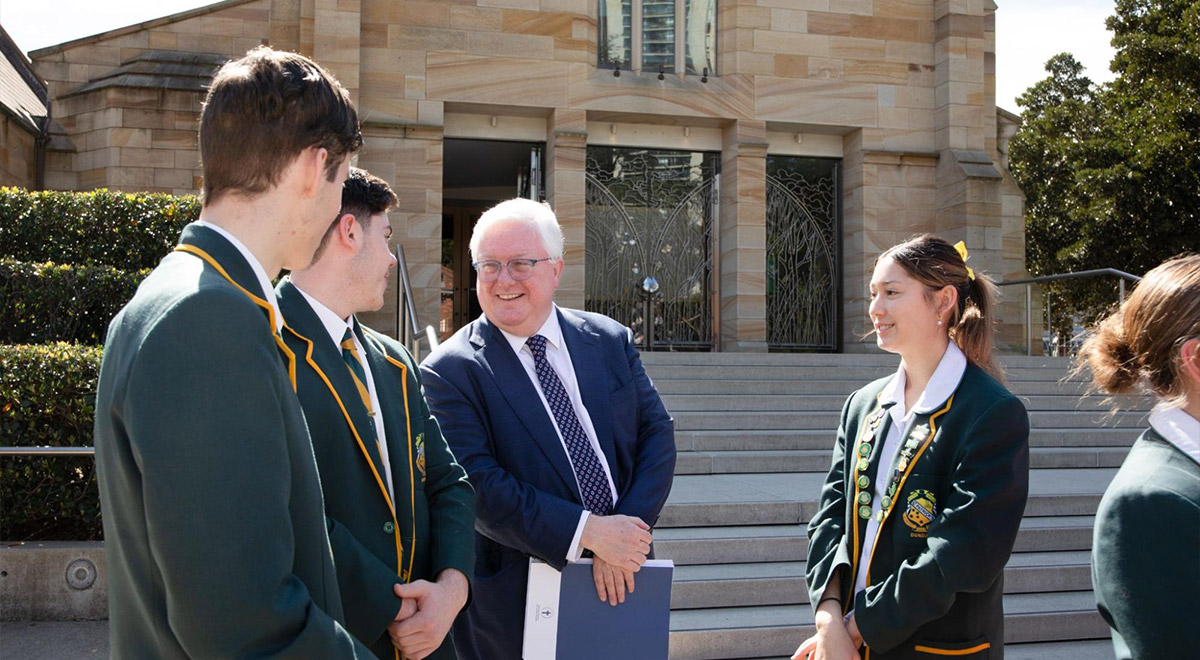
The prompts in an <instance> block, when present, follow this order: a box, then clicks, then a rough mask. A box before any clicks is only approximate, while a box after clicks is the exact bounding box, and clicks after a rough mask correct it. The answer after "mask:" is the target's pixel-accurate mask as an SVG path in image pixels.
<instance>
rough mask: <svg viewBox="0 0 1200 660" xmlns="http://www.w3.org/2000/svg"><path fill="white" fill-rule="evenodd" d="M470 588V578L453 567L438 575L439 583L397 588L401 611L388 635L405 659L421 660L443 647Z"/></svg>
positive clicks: (405, 585) (413, 583)
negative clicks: (468, 582) (468, 581)
mask: <svg viewBox="0 0 1200 660" xmlns="http://www.w3.org/2000/svg"><path fill="white" fill-rule="evenodd" d="M468 588H469V587H468V584H467V576H465V575H463V574H462V572H461V571H458V570H455V569H453V568H447V569H446V570H444V571H442V572H441V573H439V574H438V577H437V581H436V582H429V581H428V580H417V581H415V582H410V583H408V584H397V585H395V587H394V590H395V592H396V595H397V596H399V597H400V599H401V601H400V611H399V612H397V613H396V620H395V621H393V622H392V624H391V625H390V626H388V635H389V636H390V637H391V638H392V644H395V646H396V648H398V649H400V655H401V656H402V657H403V658H404V659H405V660H421V658H424V657H425V656H427V655H429V654H430V653H433V652H434V651H436V650H437V649H438V647H439V646H441V645H442V640H444V639H446V634H447V633H448V632H450V626H451V624H453V623H454V617H456V616H458V612H459V610H461V609H462V608H463V605H465V604H466V602H467V591H468Z"/></svg>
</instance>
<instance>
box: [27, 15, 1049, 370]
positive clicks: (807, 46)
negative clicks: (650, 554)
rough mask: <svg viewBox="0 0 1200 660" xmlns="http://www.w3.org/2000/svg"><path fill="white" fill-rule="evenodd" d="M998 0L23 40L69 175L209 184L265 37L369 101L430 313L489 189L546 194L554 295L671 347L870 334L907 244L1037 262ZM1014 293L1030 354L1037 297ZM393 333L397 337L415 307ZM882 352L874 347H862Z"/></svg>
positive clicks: (465, 295) (1015, 337)
mask: <svg viewBox="0 0 1200 660" xmlns="http://www.w3.org/2000/svg"><path fill="white" fill-rule="evenodd" d="M995 11H996V7H995V5H994V3H993V2H992V0H425V1H419V0H227V1H225V2H220V3H217V4H213V5H210V6H207V7H203V8H200V9H196V10H192V11H188V12H184V13H180V14H175V15H171V16H166V17H162V18H159V19H155V20H152V21H149V22H146V23H142V24H139V25H134V26H130V27H127V28H122V29H118V30H113V31H110V32H107V33H104V34H100V35H96V36H92V37H87V38H84V39H79V40H76V41H72V42H68V43H64V44H60V45H57V46H52V47H49V48H44V49H41V50H38V51H35V52H33V53H30V56H31V59H32V62H33V68H34V70H35V71H36V72H37V74H38V75H39V76H40V77H41V78H42V79H44V80H45V82H46V88H47V92H48V99H49V107H50V115H51V117H52V118H53V121H52V123H51V133H52V134H51V136H50V137H51V138H52V139H53V142H52V144H51V147H50V148H49V150H48V151H47V153H46V162H45V180H44V184H45V186H46V187H48V188H55V189H67V190H89V189H93V188H97V187H104V186H106V187H109V188H116V189H122V190H155V191H165V192H174V193H184V192H194V191H195V190H197V188H198V186H199V181H198V177H199V173H200V170H199V163H198V154H197V145H196V130H195V129H196V120H197V116H198V112H199V107H200V102H201V99H202V97H203V92H204V87H205V84H206V80H207V78H208V76H210V75H211V73H212V71H213V70H214V69H215V67H217V66H218V65H219V64H220V63H221V62H222V61H224V60H226V59H228V58H231V57H236V56H239V55H241V54H242V53H244V52H245V51H246V50H247V49H249V48H252V47H254V46H257V45H259V44H270V45H272V46H274V47H276V48H282V49H290V50H296V51H299V52H302V53H305V54H307V55H310V56H313V57H314V58H315V59H317V60H318V61H320V62H321V63H322V64H323V65H325V66H326V67H328V68H329V69H330V70H331V71H333V72H334V74H335V75H336V76H337V77H338V78H339V79H340V80H341V81H342V83H343V84H344V85H346V87H347V88H349V89H350V90H351V92H352V93H353V95H354V97H355V100H356V101H357V103H358V106H359V109H360V114H361V117H362V119H363V133H364V136H365V138H366V146H365V148H364V149H363V151H362V152H361V154H360V155H359V157H358V165H359V166H361V167H365V168H367V169H369V170H371V171H372V172H374V173H376V174H378V175H381V176H383V177H384V178H385V179H387V180H389V181H391V182H393V184H394V185H395V187H396V188H397V190H398V192H399V194H400V198H401V204H400V207H399V209H397V211H396V212H395V213H393V216H392V219H393V224H394V227H395V229H396V232H395V234H394V237H395V239H394V240H396V241H397V242H398V243H399V244H400V245H401V246H402V247H403V248H404V252H405V256H406V259H407V262H408V269H409V274H410V277H411V280H412V282H413V286H414V291H413V294H414V299H415V301H416V303H417V304H416V307H417V313H418V316H419V318H420V320H421V322H422V324H426V323H428V324H433V325H435V326H436V327H437V329H438V331H439V332H440V333H441V334H442V335H443V336H448V334H449V333H450V332H452V331H453V330H454V329H455V328H456V327H458V326H460V325H462V324H463V323H465V322H466V321H468V320H469V319H470V318H472V317H473V315H475V314H477V313H478V308H477V306H476V305H475V303H474V302H473V300H472V298H473V289H472V282H471V279H472V274H471V270H470V266H469V263H468V262H469V257H467V255H466V248H465V246H466V243H467V240H468V239H469V237H470V232H471V226H472V222H473V221H474V219H475V218H477V217H478V214H479V212H480V211H481V210H482V209H483V208H486V206H488V205H490V204H491V203H493V202H495V201H498V200H500V199H504V198H507V197H511V196H515V195H517V194H521V195H526V196H531V197H535V198H542V199H545V200H546V201H548V202H549V203H550V204H552V205H553V207H554V208H555V210H556V212H557V213H558V216H559V218H560V219H561V221H562V222H563V225H564V228H565V233H566V260H567V264H568V265H567V267H566V270H565V273H564V278H563V283H562V287H561V288H560V291H559V296H558V300H559V302H560V304H563V305H568V306H575V307H584V308H588V309H594V310H599V311H603V312H606V313H608V314H610V315H611V316H614V317H616V318H617V319H618V320H621V321H622V322H624V323H626V324H628V325H630V326H631V327H632V328H633V330H634V332H635V334H636V336H637V338H638V340H639V341H640V342H641V343H642V344H643V345H644V346H647V347H650V348H654V349H712V348H716V349H720V350H741V351H764V350H796V349H810V350H827V351H838V350H844V351H856V350H864V348H865V346H866V345H867V344H866V343H869V342H870V340H869V339H867V340H864V339H863V335H864V334H865V332H866V330H867V329H869V327H870V324H869V322H868V320H867V316H866V308H867V298H866V288H867V286H866V285H867V280H868V279H869V276H870V270H871V266H872V261H873V259H874V257H875V255H876V254H878V253H879V252H880V251H881V250H882V249H884V248H886V247H888V246H890V245H892V244H893V243H896V242H898V241H900V240H902V239H904V238H906V237H908V236H909V235H911V234H913V233H914V232H920V231H934V232H937V233H939V234H940V235H942V236H943V237H945V238H947V239H948V240H950V241H952V242H953V241H957V240H965V241H966V243H967V245H968V246H969V248H970V250H971V265H972V266H973V267H975V268H977V269H983V270H986V271H988V272H990V273H992V274H993V275H994V276H995V277H997V279H1005V278H1007V279H1013V278H1016V277H1019V276H1021V275H1023V272H1024V262H1025V247H1024V243H1025V237H1024V229H1023V220H1022V198H1021V195H1020V192H1019V191H1018V189H1017V188H1016V187H1015V185H1014V184H1013V182H1012V180H1011V178H1010V177H1009V176H1008V175H1007V173H1006V172H1005V170H1004V167H1003V161H1002V159H1003V156H1002V152H1003V151H1005V142H1006V140H1007V137H1008V136H1010V135H1011V129H1012V126H1013V122H1014V118H1013V117H1012V116H1011V115H1009V114H1007V113H1003V112H1001V111H998V110H997V108H996V105H995V80H994V78H995V76H994V70H995V69H994V65H995V46H994V44H995V39H994V36H995V34H994V29H995V27H994V26H995V20H994V19H995ZM1010 293H1011V295H1012V297H1013V298H1014V300H1013V301H1011V302H1009V303H1007V304H1006V306H1005V308H1004V317H1003V318H1004V321H1005V322H1004V324H1003V325H1002V335H1003V338H1004V340H1005V342H1006V343H1008V344H1009V345H1011V346H1014V347H1015V346H1018V345H1021V344H1022V343H1023V327H1024V301H1023V300H1019V299H1018V298H1020V296H1019V294H1018V292H1015V291H1013V292H1010ZM388 300H389V307H388V308H386V309H385V310H384V311H383V312H382V313H381V314H380V315H379V316H378V317H377V318H375V319H373V320H374V322H375V324H376V325H377V326H379V327H381V328H383V329H388V328H392V327H394V319H395V316H394V313H395V310H394V297H393V296H390V295H389V296H388ZM864 342H866V343H864Z"/></svg>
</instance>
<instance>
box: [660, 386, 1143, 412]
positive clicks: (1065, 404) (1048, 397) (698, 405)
mask: <svg viewBox="0 0 1200 660" xmlns="http://www.w3.org/2000/svg"><path fill="white" fill-rule="evenodd" d="M662 400H663V405H665V406H666V407H667V410H669V411H670V412H671V414H672V415H678V414H681V413H685V412H687V413H690V412H729V413H741V412H759V411H770V412H776V411H777V412H825V413H840V412H841V409H842V404H843V403H844V402H845V401H846V395H845V394H804V393H791V394H750V393H747V392H736V391H735V392H726V393H723V394H663V395H662ZM1022 402H1023V403H1024V404H1025V409H1026V410H1028V411H1030V412H1034V411H1050V412H1074V411H1081V412H1086V413H1096V412H1097V411H1099V412H1108V411H1109V410H1111V409H1112V407H1113V405H1114V404H1113V402H1109V401H1106V400H1104V399H1102V398H1100V397H1086V398H1082V399H1081V398H1080V397H1079V396H1077V395H1069V394H1039V395H1033V396H1023V397H1022ZM1116 405H1117V406H1118V407H1119V408H1120V409H1121V410H1123V411H1131V410H1142V411H1149V410H1150V408H1151V407H1153V406H1151V405H1150V402H1148V401H1145V400H1143V399H1141V398H1136V399H1135V398H1133V397H1125V398H1123V399H1122V400H1121V401H1119V402H1116Z"/></svg>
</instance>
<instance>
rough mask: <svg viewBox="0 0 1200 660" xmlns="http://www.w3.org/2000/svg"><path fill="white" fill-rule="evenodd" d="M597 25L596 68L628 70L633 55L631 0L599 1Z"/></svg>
mask: <svg viewBox="0 0 1200 660" xmlns="http://www.w3.org/2000/svg"><path fill="white" fill-rule="evenodd" d="M599 23H600V25H599V34H600V43H599V47H598V48H597V51H598V52H599V54H600V62H599V64H598V66H599V67H600V68H602V69H612V68H613V67H618V68H621V69H629V67H630V63H631V60H632V53H633V42H632V40H631V36H632V34H633V32H632V27H633V0H600V21H599Z"/></svg>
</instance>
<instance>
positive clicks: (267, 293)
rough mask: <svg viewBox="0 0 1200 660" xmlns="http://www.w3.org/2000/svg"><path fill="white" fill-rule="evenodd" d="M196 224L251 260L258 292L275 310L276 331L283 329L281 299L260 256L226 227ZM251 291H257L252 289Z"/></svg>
mask: <svg viewBox="0 0 1200 660" xmlns="http://www.w3.org/2000/svg"><path fill="white" fill-rule="evenodd" d="M195 224H196V225H197V226H199V227H204V228H206V229H211V230H213V231H215V232H217V233H218V234H220V235H221V236H222V237H224V238H225V240H227V241H229V242H230V243H233V247H235V248H237V251H238V252H240V253H241V254H242V257H244V258H245V259H246V261H248V262H250V269H251V270H253V271H254V275H255V277H257V278H258V286H259V291H257V294H258V295H259V296H262V298H263V300H266V301H267V302H268V303H270V305H271V308H272V309H274V310H275V332H279V331H280V330H282V329H283V314H280V313H279V301H278V300H275V287H273V286H271V278H269V277H267V270H266V269H265V268H263V265H262V263H261V262H260V261H259V260H258V257H255V256H254V253H253V252H251V251H250V248H248V247H246V246H245V244H243V243H242V242H241V241H239V240H238V239H237V238H235V237H234V235H233V234H231V233H229V232H227V231H225V230H224V229H222V228H220V227H218V226H216V225H214V224H210V223H207V222H205V221H203V220H197V221H196V223H195ZM251 293H256V292H254V291H251Z"/></svg>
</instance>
